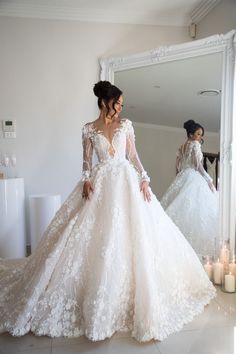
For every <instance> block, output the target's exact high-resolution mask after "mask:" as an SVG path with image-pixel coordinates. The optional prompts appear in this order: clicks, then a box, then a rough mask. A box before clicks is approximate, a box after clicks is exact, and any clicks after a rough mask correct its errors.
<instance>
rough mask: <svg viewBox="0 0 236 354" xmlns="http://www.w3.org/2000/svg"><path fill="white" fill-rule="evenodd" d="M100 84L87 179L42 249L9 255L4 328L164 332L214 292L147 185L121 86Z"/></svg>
mask: <svg viewBox="0 0 236 354" xmlns="http://www.w3.org/2000/svg"><path fill="white" fill-rule="evenodd" d="M94 93H95V95H96V96H97V97H98V106H99V108H100V115H99V118H98V119H96V120H95V121H93V122H91V123H88V124H86V125H85V126H84V127H83V151H84V163H83V179H82V180H81V181H79V183H78V185H77V186H76V187H75V189H74V190H73V191H72V193H71V194H70V196H69V197H68V199H67V200H66V201H65V202H64V204H63V205H62V207H61V209H60V210H59V211H58V212H57V213H56V216H55V217H54V219H53V220H52V222H51V224H50V225H49V227H48V229H47V230H46V232H45V234H44V236H43V238H42V240H41V242H40V244H39V245H38V247H37V249H36V250H35V252H34V253H33V254H32V255H31V256H30V257H28V258H24V259H20V260H15V261H10V260H9V261H7V260H2V261H1V265H2V268H3V269H4V270H3V271H2V273H1V276H0V288H1V294H0V331H1V332H4V331H8V332H10V333H12V334H13V335H15V336H21V335H24V334H25V333H27V332H29V331H32V332H34V333H35V334H37V335H48V336H52V337H59V336H66V337H78V336H81V335H86V336H87V337H88V338H89V339H91V340H93V341H97V340H103V339H105V338H107V337H111V336H112V335H113V334H114V333H115V332H116V331H131V333H132V336H133V337H135V338H136V339H137V340H139V341H149V340H151V339H156V340H163V339H164V338H166V337H167V336H168V335H169V334H171V333H173V332H176V331H179V330H180V329H181V328H182V326H183V325H184V324H185V323H188V322H190V321H191V320H192V319H193V317H194V316H195V315H197V314H199V313H200V312H201V311H202V310H203V309H204V306H205V305H206V304H208V303H209V302H210V300H211V299H212V298H213V297H214V296H215V288H214V287H213V285H212V283H211V282H210V281H209V279H208V277H207V275H206V273H205V272H204V270H203V268H202V265H201V263H200V262H199V260H198V257H197V256H196V254H195V252H194V251H193V249H192V247H191V246H190V245H189V243H188V242H187V241H186V239H185V238H184V236H183V235H182V234H181V232H180V231H179V229H178V228H177V227H176V226H175V224H174V223H173V222H172V221H171V219H170V218H169V217H168V216H167V214H166V213H165V212H164V211H163V209H162V207H161V206H160V204H159V202H158V201H157V199H156V197H155V195H154V194H153V193H152V191H151V189H150V187H149V178H148V175H147V173H146V172H145V170H144V169H143V166H142V164H141V162H140V160H139V158H138V155H137V152H136V149H135V142H134V140H135V137H134V131H133V127H132V123H131V121H130V120H128V119H121V118H120V112H121V110H122V105H123V97H122V92H121V91H120V90H119V89H118V88H117V87H116V86H114V85H111V84H110V83H109V82H107V81H100V82H98V83H97V84H96V85H95V86H94ZM93 151H95V152H96V155H97V157H98V161H99V162H98V163H97V164H96V165H95V166H94V167H92V155H93Z"/></svg>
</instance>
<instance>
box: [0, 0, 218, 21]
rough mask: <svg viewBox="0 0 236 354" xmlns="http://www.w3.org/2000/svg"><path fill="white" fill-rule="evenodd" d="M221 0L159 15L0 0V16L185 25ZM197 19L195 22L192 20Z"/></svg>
mask: <svg viewBox="0 0 236 354" xmlns="http://www.w3.org/2000/svg"><path fill="white" fill-rule="evenodd" d="M220 1H221V0H202V1H201V3H200V4H199V5H198V6H197V7H196V8H195V9H194V10H192V12H191V13H189V14H188V15H183V16H178V17H177V16H173V13H172V14H171V15H170V16H168V15H167V16H165V17H163V16H161V15H158V12H157V13H155V12H154V11H151V10H149V11H146V12H145V11H144V10H140V9H132V10H127V9H126V10H125V11H124V9H117V10H116V11H114V10H110V9H104V8H99V9H98V8H82V7H71V6H57V5H50V4H43V5H40V1H38V3H32V2H30V1H26V0H23V1H18V0H11V1H7V0H1V1H0V16H10V17H24V18H40V19H49V20H69V21H82V22H103V23H123V24H124V23H126V24H140V25H155V26H177V27H181V26H183V27H185V26H189V25H190V23H191V22H194V23H197V22H199V21H200V20H201V19H202V18H203V17H204V16H206V15H207V14H208V13H209V12H210V11H211V10H212V9H213V8H214V7H215V6H216V5H217V4H218V3H219V2H220ZM196 21H197V22H196Z"/></svg>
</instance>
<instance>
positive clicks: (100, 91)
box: [93, 81, 123, 115]
mask: <svg viewBox="0 0 236 354" xmlns="http://www.w3.org/2000/svg"><path fill="white" fill-rule="evenodd" d="M93 92H94V94H95V96H97V97H98V107H99V108H100V109H102V101H103V102H104V104H105V107H106V109H107V113H109V111H110V107H109V105H108V103H109V102H110V101H111V100H112V101H113V103H112V108H113V109H114V111H115V113H114V114H113V115H115V114H116V109H115V104H116V102H117V101H118V99H119V98H120V96H121V95H122V93H123V92H122V91H121V90H120V89H119V88H118V87H116V86H115V85H112V84H111V83H110V82H109V81H99V82H97V83H96V84H95V85H94V88H93Z"/></svg>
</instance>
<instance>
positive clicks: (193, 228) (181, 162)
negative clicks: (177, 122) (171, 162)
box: [161, 120, 219, 257]
mask: <svg viewBox="0 0 236 354" xmlns="http://www.w3.org/2000/svg"><path fill="white" fill-rule="evenodd" d="M184 128H185V129H186V131H187V137H188V139H187V141H186V142H185V143H184V144H183V145H181V147H180V148H179V150H178V153H177V159H176V172H177V176H176V178H175V179H174V181H173V183H172V184H171V186H170V187H169V188H168V190H167V192H166V193H165V195H164V196H163V198H162V200H161V204H162V206H163V208H164V209H165V211H166V213H167V214H168V215H169V216H170V218H171V219H172V220H173V221H174V222H175V224H176V225H177V226H178V228H179V229H180V230H181V232H182V233H183V234H184V236H185V237H186V238H187V240H188V241H189V242H190V244H191V245H192V247H193V249H194V250H195V252H196V253H197V254H198V255H199V257H201V256H206V255H209V256H216V253H217V252H218V247H219V245H218V242H219V241H218V240H219V225H218V221H219V216H218V213H219V206H218V202H219V196H218V192H217V191H216V189H215V187H214V184H213V180H212V178H211V177H210V176H209V175H208V174H207V172H206V171H205V169H204V168H203V165H202V158H203V154H202V151H201V144H200V142H201V141H202V137H203V135H204V128H203V127H202V126H201V125H200V124H198V123H196V122H195V121H193V120H188V121H187V122H185V123H184Z"/></svg>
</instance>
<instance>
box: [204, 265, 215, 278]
mask: <svg viewBox="0 0 236 354" xmlns="http://www.w3.org/2000/svg"><path fill="white" fill-rule="evenodd" d="M204 269H205V271H206V273H207V275H208V277H209V279H210V280H211V279H212V274H213V267H212V264H210V263H209V262H207V263H206V264H204Z"/></svg>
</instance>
